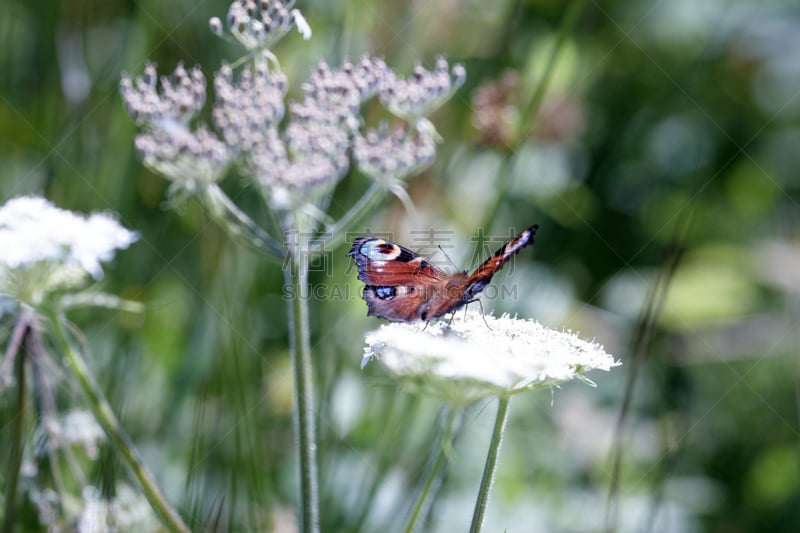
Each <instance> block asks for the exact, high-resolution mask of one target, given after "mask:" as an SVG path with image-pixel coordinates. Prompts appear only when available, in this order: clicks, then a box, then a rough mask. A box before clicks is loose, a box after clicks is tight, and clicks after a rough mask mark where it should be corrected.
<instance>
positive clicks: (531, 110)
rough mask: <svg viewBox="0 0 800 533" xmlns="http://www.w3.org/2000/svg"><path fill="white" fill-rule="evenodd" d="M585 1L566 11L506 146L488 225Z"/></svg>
mask: <svg viewBox="0 0 800 533" xmlns="http://www.w3.org/2000/svg"><path fill="white" fill-rule="evenodd" d="M585 5H586V0H574V1H573V2H572V4H571V5H570V6H569V8H568V10H567V13H566V14H565V15H564V19H563V20H562V21H561V26H559V28H558V34H557V35H556V40H555V42H554V43H553V47H552V48H551V49H550V55H549V56H548V58H547V64H546V65H545V67H544V71H543V72H542V77H541V79H540V80H539V83H538V84H537V85H536V89H535V90H534V91H533V94H532V95H531V98H530V100H528V103H527V104H526V105H525V107H524V108H523V111H522V113H521V114H520V119H519V127H518V128H517V135H516V139H514V141H513V142H512V143H511V145H510V146H508V147H507V148H506V150H505V158H504V160H503V164H502V166H501V168H500V170H499V171H498V176H497V183H496V184H495V186H494V190H495V191H497V194H495V195H494V197H493V199H492V203H491V205H490V207H489V208H488V209H487V210H486V217H485V219H484V220H485V221H486V222H487V223H485V224H484V227H487V226H490V225H491V222H492V221H493V220H497V218H498V215H499V213H500V207H501V205H502V202H503V200H504V199H505V197H506V193H507V192H508V189H509V187H510V186H511V174H512V173H511V170H512V167H513V163H514V161H513V158H512V156H513V155H514V154H515V153H516V152H517V150H519V148H520V146H522V145H523V144H525V142H527V140H528V132H529V131H530V130H531V128H532V127H533V126H534V124H536V120H537V119H538V117H539V108H540V107H541V105H542V101H543V100H544V96H545V94H547V88H548V87H549V85H550V80H551V79H552V78H553V73H554V72H555V69H556V62H557V60H558V56H559V54H560V53H561V50H562V49H563V48H564V43H565V42H566V41H567V38H568V37H569V36H570V35H572V31H573V30H574V29H575V25H576V24H577V22H578V18H579V16H580V14H581V13H582V12H583V8H584V7H585ZM477 244H478V247H479V248H478V249H481V248H480V247H482V246H483V237H481V240H480V241H479V242H478V243H477Z"/></svg>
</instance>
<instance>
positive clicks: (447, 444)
mask: <svg viewBox="0 0 800 533" xmlns="http://www.w3.org/2000/svg"><path fill="white" fill-rule="evenodd" d="M446 409H448V411H447V413H446V417H447V419H446V421H445V425H444V431H443V432H442V438H441V441H440V442H439V447H438V448H439V450H438V452H437V454H436V459H435V460H434V461H433V463H432V464H431V466H430V468H429V469H428V472H427V475H426V476H425V481H424V482H423V484H422V487H421V488H420V491H419V495H418V496H417V502H416V504H414V508H413V509H412V511H411V515H410V516H409V519H408V523H407V524H406V529H405V531H406V533H412V532H413V531H414V530H416V528H417V521H418V520H419V518H420V516H421V515H422V514H423V510H424V509H425V508H426V507H427V505H426V504H427V500H428V493H430V491H431V487H433V485H434V482H435V481H437V480H439V479H440V476H439V471H440V470H441V469H442V466H443V465H444V464H445V463H446V462H447V457H448V450H450V449H451V448H452V444H453V433H454V430H455V427H456V420H457V419H458V414H459V411H457V410H456V409H453V408H446Z"/></svg>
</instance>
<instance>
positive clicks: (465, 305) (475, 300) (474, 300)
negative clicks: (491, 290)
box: [464, 298, 492, 331]
mask: <svg viewBox="0 0 800 533" xmlns="http://www.w3.org/2000/svg"><path fill="white" fill-rule="evenodd" d="M473 302H478V305H479V306H481V318H483V323H484V324H486V327H487V328H488V329H489V330H490V331H491V329H492V328H491V327H489V323H488V322H487V321H486V312H485V311H484V310H483V302H481V300H480V298H473V299H472V300H470V301H468V302H467V303H465V304H464V318H465V319H466V318H467V306H468V305H469V304H471V303H473Z"/></svg>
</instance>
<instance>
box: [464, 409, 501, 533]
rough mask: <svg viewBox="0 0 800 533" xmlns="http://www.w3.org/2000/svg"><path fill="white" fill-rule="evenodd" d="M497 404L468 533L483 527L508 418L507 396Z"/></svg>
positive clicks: (475, 532)
mask: <svg viewBox="0 0 800 533" xmlns="http://www.w3.org/2000/svg"><path fill="white" fill-rule="evenodd" d="M499 400H500V401H499V403H498V404H497V416H496V418H495V420H494V430H493V431H492V440H491V442H490V443H489V451H488V452H487V454H486V464H485V465H484V467H483V478H481V488H480V490H479V491H478V499H477V500H475V511H474V512H473V513H472V524H471V525H470V527H469V530H470V533H477V532H478V531H480V530H481V528H482V527H483V515H484V513H485V512H486V505H487V504H488V503H489V492H490V491H491V489H492V483H493V482H494V473H495V469H496V467H497V456H498V455H499V454H500V445H501V444H502V442H503V431H504V430H505V427H506V421H507V420H508V402H509V398H508V397H507V396H501V397H500V398H499Z"/></svg>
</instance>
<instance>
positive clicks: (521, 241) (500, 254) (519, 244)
mask: <svg viewBox="0 0 800 533" xmlns="http://www.w3.org/2000/svg"><path fill="white" fill-rule="evenodd" d="M538 229H539V226H538V224H534V225H533V226H531V227H530V228H528V229H526V230H525V231H523V232H522V233H520V234H519V235H517V236H516V237H514V238H513V239H512V240H510V241H509V242H507V243H506V244H504V245H503V246H502V247H501V248H500V249H499V250H497V251H496V252H495V253H494V254H493V255H492V256H491V257H490V258H489V259H487V260H486V261H484V262H483V263H481V265H480V266H478V268H476V269H475V272H473V273H472V274H471V275H470V276H469V279H468V280H467V288H466V290H465V291H464V297H463V298H464V300H471V299H473V298H474V297H475V295H476V294H478V293H479V292H481V291H482V290H483V288H484V287H486V285H488V284H489V282H490V281H491V280H492V276H494V275H495V274H496V273H497V271H498V270H500V269H501V268H503V265H505V264H506V263H507V262H508V260H509V259H511V258H512V257H513V256H514V255H516V254H517V253H519V251H520V250H522V249H523V248H525V247H526V246H528V245H529V244H533V237H534V236H535V235H536V230H538Z"/></svg>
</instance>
